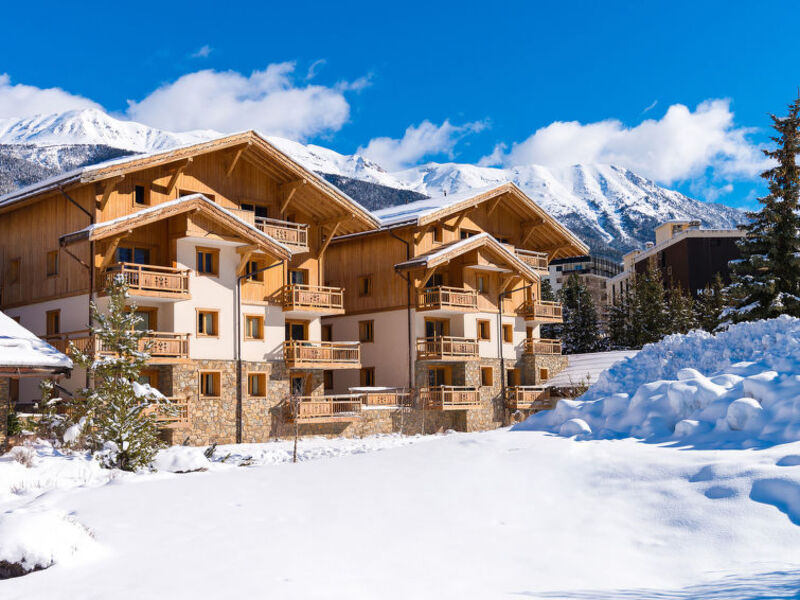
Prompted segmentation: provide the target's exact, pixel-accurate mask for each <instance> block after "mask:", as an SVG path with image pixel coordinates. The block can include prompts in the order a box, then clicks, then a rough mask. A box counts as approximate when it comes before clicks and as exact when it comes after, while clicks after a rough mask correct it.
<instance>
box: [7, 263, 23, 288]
mask: <svg viewBox="0 0 800 600" xmlns="http://www.w3.org/2000/svg"><path fill="white" fill-rule="evenodd" d="M19 263H20V259H18V258H15V259H13V260H10V261H8V270H7V273H6V283H7V284H8V285H11V284H14V283H19Z"/></svg>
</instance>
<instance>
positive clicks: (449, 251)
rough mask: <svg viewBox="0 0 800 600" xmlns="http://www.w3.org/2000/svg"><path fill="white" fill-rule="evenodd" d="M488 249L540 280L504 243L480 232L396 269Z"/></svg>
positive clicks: (425, 265)
mask: <svg viewBox="0 0 800 600" xmlns="http://www.w3.org/2000/svg"><path fill="white" fill-rule="evenodd" d="M479 248H481V249H486V250H488V251H489V252H491V253H493V254H495V255H496V256H497V257H498V258H500V259H501V260H503V261H505V262H506V263H507V264H508V265H509V266H511V267H512V268H513V269H514V270H515V271H517V272H518V273H520V274H521V275H523V276H525V278H526V279H528V280H529V281H538V280H539V275H538V274H537V273H536V272H534V271H533V270H532V269H531V268H530V267H529V266H528V265H527V264H526V263H524V262H523V261H521V260H520V259H519V258H518V257H517V256H516V255H515V254H514V253H513V252H511V251H510V250H509V249H508V248H507V247H506V246H505V245H504V244H502V243H501V242H499V241H498V240H497V239H495V238H494V237H492V236H491V235H490V234H488V233H479V234H478V235H474V236H472V237H469V238H467V239H464V240H459V241H457V242H453V243H452V244H447V245H444V246H441V247H440V248H436V249H435V250H432V251H431V252H427V253H425V254H420V255H419V256H415V257H414V258H412V259H411V260H407V261H405V262H401V263H399V264H396V265H395V266H394V268H395V269H399V270H401V271H406V270H410V269H421V268H424V269H431V268H434V267H438V266H439V265H443V264H446V263H448V262H449V261H451V260H453V259H454V258H456V257H458V256H462V255H464V254H467V253H468V252H472V251H473V250H477V249H479Z"/></svg>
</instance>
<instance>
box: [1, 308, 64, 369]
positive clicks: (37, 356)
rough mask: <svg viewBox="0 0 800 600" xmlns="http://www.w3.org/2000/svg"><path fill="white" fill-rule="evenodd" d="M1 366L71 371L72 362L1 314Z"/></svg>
mask: <svg viewBox="0 0 800 600" xmlns="http://www.w3.org/2000/svg"><path fill="white" fill-rule="evenodd" d="M0 365H2V366H4V367H20V368H26V367H27V368H52V369H71V368H72V361H71V360H70V359H69V357H68V356H67V355H65V354H62V353H61V352H59V351H58V350H56V349H55V348H53V347H52V346H51V345H50V344H48V343H47V342H45V341H43V340H40V339H39V338H38V337H36V336H35V335H33V334H32V333H31V332H30V331H28V330H27V329H25V328H24V327H23V326H22V325H20V324H19V323H17V322H16V321H15V320H14V319H12V318H11V317H9V316H7V315H5V314H3V313H2V312H0Z"/></svg>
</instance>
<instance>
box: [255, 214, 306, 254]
mask: <svg viewBox="0 0 800 600" xmlns="http://www.w3.org/2000/svg"><path fill="white" fill-rule="evenodd" d="M255 226H256V229H258V230H259V231H263V232H264V233H266V234H267V235H268V236H270V237H271V238H274V239H276V240H278V241H279V242H281V243H282V244H286V245H287V246H294V247H296V248H302V249H304V250H308V225H306V224H304V223H292V222H291V221H279V220H278V219H268V218H266V217H255Z"/></svg>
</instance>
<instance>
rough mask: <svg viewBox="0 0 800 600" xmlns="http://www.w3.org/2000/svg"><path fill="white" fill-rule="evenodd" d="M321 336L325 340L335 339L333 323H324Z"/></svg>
mask: <svg viewBox="0 0 800 600" xmlns="http://www.w3.org/2000/svg"><path fill="white" fill-rule="evenodd" d="M320 336H321V338H322V341H323V342H332V341H333V325H323V326H322V328H321V330H320Z"/></svg>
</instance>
